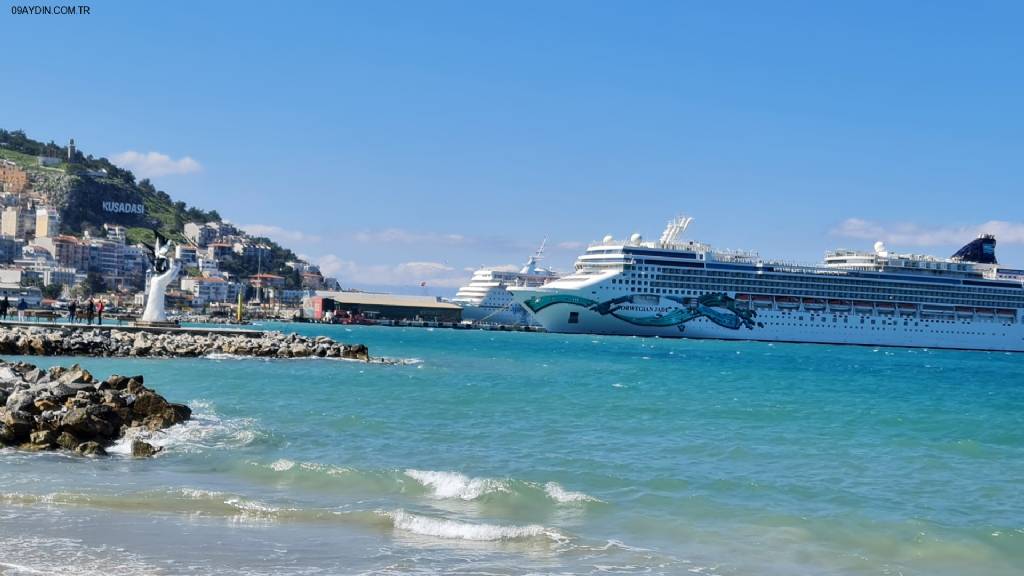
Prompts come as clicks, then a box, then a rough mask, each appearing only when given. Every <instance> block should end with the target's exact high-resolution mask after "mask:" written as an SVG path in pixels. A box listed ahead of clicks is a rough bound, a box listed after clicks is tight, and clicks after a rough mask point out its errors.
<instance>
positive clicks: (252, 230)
mask: <svg viewBox="0 0 1024 576" xmlns="http://www.w3.org/2000/svg"><path fill="white" fill-rule="evenodd" d="M240 228H241V229H242V230H245V231H246V232H247V233H249V234H251V235H253V236H266V237H267V238H270V239H271V240H276V241H279V242H280V241H284V242H305V243H316V242H319V241H320V237H319V236H316V235H313V234H306V233H305V232H300V231H298V230H288V229H287V228H281V227H280V226H274V225H273V224H243V225H242V226H240Z"/></svg>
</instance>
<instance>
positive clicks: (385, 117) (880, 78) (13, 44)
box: [0, 0, 1024, 293]
mask: <svg viewBox="0 0 1024 576" xmlns="http://www.w3.org/2000/svg"><path fill="white" fill-rule="evenodd" d="M5 4H10V2H5ZM91 7H92V12H93V13H92V14H91V15H89V16H74V17H69V16H14V15H11V14H10V12H9V10H8V9H7V7H6V6H5V7H4V12H3V13H0V37H3V39H4V44H5V46H6V47H7V50H6V53H7V55H8V57H7V58H5V61H4V64H3V82H2V84H0V126H3V127H6V128H8V129H14V128H21V129H24V130H26V131H27V132H28V133H29V135H31V136H33V137H35V138H38V139H44V140H49V139H54V140H58V141H64V140H66V139H67V138H68V137H74V138H76V140H77V141H78V142H79V144H80V146H81V147H82V148H83V149H84V150H85V151H86V152H89V153H92V154H94V155H102V156H108V157H114V158H119V159H121V160H122V163H124V164H125V165H128V166H129V167H133V168H134V169H136V170H137V171H138V172H141V173H148V174H150V175H152V177H153V180H154V181H155V182H156V183H157V185H158V186H159V187H161V188H162V189H164V190H166V191H168V192H169V193H170V194H171V195H172V196H174V197H176V198H179V199H182V200H185V201H186V202H188V203H190V204H196V205H199V206H202V207H205V208H216V209H218V210H219V211H220V213H221V214H222V215H224V216H225V217H226V218H228V219H230V220H231V221H233V222H235V223H237V224H241V225H245V226H248V227H250V228H251V229H252V230H254V231H263V232H268V233H270V235H271V236H273V237H275V238H276V239H278V240H280V241H281V242H283V243H284V244H286V245H288V246H290V247H292V248H293V249H295V250H296V251H297V252H299V253H301V254H304V255H307V256H308V257H310V259H311V260H313V261H316V262H320V263H321V264H322V265H323V267H324V269H325V271H326V272H330V273H334V274H337V275H339V276H340V277H341V279H342V281H343V283H344V284H347V285H362V286H377V287H379V286H392V287H395V289H404V287H407V286H411V285H415V284H418V283H419V282H420V281H423V280H425V281H427V282H428V284H429V285H430V286H431V287H432V288H433V289H436V290H437V291H438V292H439V293H441V292H444V291H446V290H450V289H451V287H452V286H454V285H457V284H458V283H459V282H460V281H462V280H463V279H465V278H467V277H468V274H467V272H466V270H465V269H466V268H472V267H475V266H478V265H484V264H486V265H507V264H518V263H520V262H521V261H523V260H524V259H525V258H526V256H528V254H529V253H530V252H531V251H532V250H533V249H534V247H535V245H536V244H539V242H540V240H541V239H542V238H544V237H547V238H549V245H550V246H551V249H550V251H549V258H548V263H549V264H551V265H553V266H555V267H558V268H561V269H563V270H564V269H568V268H569V267H570V265H571V262H572V259H573V257H574V256H575V255H576V254H577V253H578V252H579V250H580V247H581V246H582V245H585V243H586V242H589V241H592V240H596V239H598V238H600V237H602V236H604V235H605V234H614V235H616V236H626V235H628V234H629V233H631V232H642V233H644V234H645V235H647V236H656V235H657V234H658V233H660V231H661V228H662V227H663V225H664V222H665V220H667V219H668V218H669V217H670V216H672V215H674V214H677V213H687V214H689V215H692V216H694V217H695V218H696V220H695V223H694V225H693V227H692V228H691V232H692V236H693V237H695V238H697V239H700V240H703V241H706V242H711V243H713V244H716V245H719V246H722V247H729V248H749V249H756V250H759V251H760V252H761V253H762V254H763V255H765V256H776V257H786V258H791V259H795V260H799V261H816V260H818V259H819V258H820V256H821V253H822V252H823V251H824V250H826V249H828V248H833V247H838V246H843V247H864V248H868V247H870V246H871V244H872V243H873V242H874V241H875V240H876V239H884V240H886V241H887V243H888V244H889V247H890V248H891V249H893V250H897V251H914V252H925V253H936V254H940V255H948V254H949V253H952V251H953V250H955V249H956V248H957V247H958V245H959V244H960V243H962V241H964V240H966V239H969V238H970V237H972V236H973V235H974V234H975V233H976V232H977V231H979V230H994V231H996V232H997V233H998V237H999V240H1000V246H999V254H1000V257H1001V260H1002V261H1004V262H1005V263H1008V264H1016V265H1019V266H1024V213H1022V212H1024V202H1022V200H1021V190H1022V184H1024V114H1022V109H1021V106H1022V103H1024V74H1021V62H1024V39H1022V36H1021V35H1020V33H1019V23H1020V22H1021V21H1022V20H1024V4H1020V3H1014V2H1006V3H998V2H977V3H964V2H948V3H941V2H938V3H935V2H933V3H923V2H877V3H871V2H863V3H846V4H841V3H827V2H750V3H745V2H729V3H713V2H682V1H679V2H643V3H629V2H514V3H513V2H508V3H504V4H499V3H496V2H492V3H479V2H411V1H409V2H372V3H371V2H364V3H352V2H326V1H324V2H302V1H295V2H266V3H264V2H253V1H249V2H197V1H196V2H188V1H183V2H129V1H122V2H118V1H111V0H96V1H94V2H92V3H91ZM12 55H13V57H12Z"/></svg>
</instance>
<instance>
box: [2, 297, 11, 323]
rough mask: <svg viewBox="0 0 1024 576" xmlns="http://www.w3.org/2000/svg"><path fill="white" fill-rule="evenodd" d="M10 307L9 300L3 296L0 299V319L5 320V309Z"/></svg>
mask: <svg viewBox="0 0 1024 576" xmlns="http://www.w3.org/2000/svg"><path fill="white" fill-rule="evenodd" d="M10 309H11V301H10V300H8V299H7V296H4V299H3V300H0V319H3V320H7V311H8V310H10Z"/></svg>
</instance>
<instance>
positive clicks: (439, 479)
mask: <svg viewBox="0 0 1024 576" xmlns="http://www.w3.org/2000/svg"><path fill="white" fill-rule="evenodd" d="M405 475H406V476H408V477H410V478H412V479H413V480H415V481H417V482H419V483H420V484H422V485H423V486H425V487H427V488H430V489H431V490H432V494H433V496H434V497H435V498H442V499H456V500H476V499H477V498H480V497H481V496H483V495H485V494H493V493H497V492H510V489H509V483H508V481H505V480H496V479H493V478H471V477H469V476H466V475H465V474H460V473H458V472H438V471H434V470H414V469H411V468H410V469H408V470H406V471H405Z"/></svg>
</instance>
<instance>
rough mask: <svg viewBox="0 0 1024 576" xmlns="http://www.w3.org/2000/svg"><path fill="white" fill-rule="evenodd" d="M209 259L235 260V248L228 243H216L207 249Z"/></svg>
mask: <svg viewBox="0 0 1024 576" xmlns="http://www.w3.org/2000/svg"><path fill="white" fill-rule="evenodd" d="M206 253H207V257H208V258H210V259H211V260H224V259H226V258H234V256H235V246H234V245H233V244H229V243H227V242H214V243H212V244H210V245H209V246H207V248H206Z"/></svg>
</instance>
